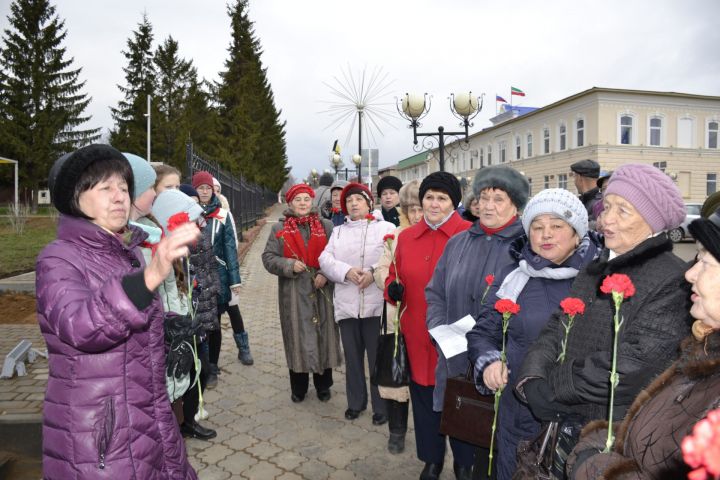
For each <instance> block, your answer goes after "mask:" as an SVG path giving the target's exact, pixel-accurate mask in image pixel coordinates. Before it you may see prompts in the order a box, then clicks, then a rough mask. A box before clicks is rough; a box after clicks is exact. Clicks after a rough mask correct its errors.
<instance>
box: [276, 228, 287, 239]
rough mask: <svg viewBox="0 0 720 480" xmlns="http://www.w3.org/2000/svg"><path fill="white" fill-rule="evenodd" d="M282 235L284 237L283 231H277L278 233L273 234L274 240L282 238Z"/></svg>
mask: <svg viewBox="0 0 720 480" xmlns="http://www.w3.org/2000/svg"><path fill="white" fill-rule="evenodd" d="M283 235H285V232H284V231H283V230H278V232H277V233H276V234H275V238H280V239H282V238H283Z"/></svg>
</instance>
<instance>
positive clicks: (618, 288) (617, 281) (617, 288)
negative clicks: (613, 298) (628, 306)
mask: <svg viewBox="0 0 720 480" xmlns="http://www.w3.org/2000/svg"><path fill="white" fill-rule="evenodd" d="M600 291H601V292H603V293H613V292H615V293H622V296H623V298H628V297H632V296H633V295H635V285H633V283H632V281H631V280H630V277H628V276H627V275H624V274H622V273H613V274H612V275H608V276H607V277H605V280H603V283H602V285H601V286H600Z"/></svg>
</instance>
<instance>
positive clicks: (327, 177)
mask: <svg viewBox="0 0 720 480" xmlns="http://www.w3.org/2000/svg"><path fill="white" fill-rule="evenodd" d="M334 180H335V179H334V178H333V174H332V173H329V172H325V173H323V174H322V175H320V180H319V181H318V185H319V186H321V187H329V186H330V185H332V184H333V181H334Z"/></svg>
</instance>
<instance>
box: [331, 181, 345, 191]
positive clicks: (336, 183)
mask: <svg viewBox="0 0 720 480" xmlns="http://www.w3.org/2000/svg"><path fill="white" fill-rule="evenodd" d="M348 183H349V182H348V181H346V180H335V181H334V182H333V184H332V185H330V192H332V191H333V190H342V189H343V188H345V187H346V186H347V184H348Z"/></svg>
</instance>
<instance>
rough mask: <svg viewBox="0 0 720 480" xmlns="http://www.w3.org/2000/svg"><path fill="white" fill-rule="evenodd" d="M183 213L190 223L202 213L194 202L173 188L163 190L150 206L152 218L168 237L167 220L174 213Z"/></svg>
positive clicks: (200, 208)
mask: <svg viewBox="0 0 720 480" xmlns="http://www.w3.org/2000/svg"><path fill="white" fill-rule="evenodd" d="M180 212H185V213H187V214H188V219H189V220H190V221H191V222H194V221H196V220H197V219H198V218H199V217H200V215H202V213H203V209H202V207H201V206H200V205H198V203H197V202H195V200H193V199H192V198H190V197H188V196H187V195H185V194H184V193H183V192H181V191H180V190H175V189H174V188H171V189H168V190H163V191H162V192H160V194H159V195H158V196H157V197H155V203H153V206H152V214H153V217H155V219H156V220H157V221H158V223H159V224H160V226H161V227H162V229H163V231H164V232H165V235H168V234H169V233H170V232H169V231H168V229H167V227H168V219H170V217H172V216H173V215H175V214H176V213H180Z"/></svg>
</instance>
